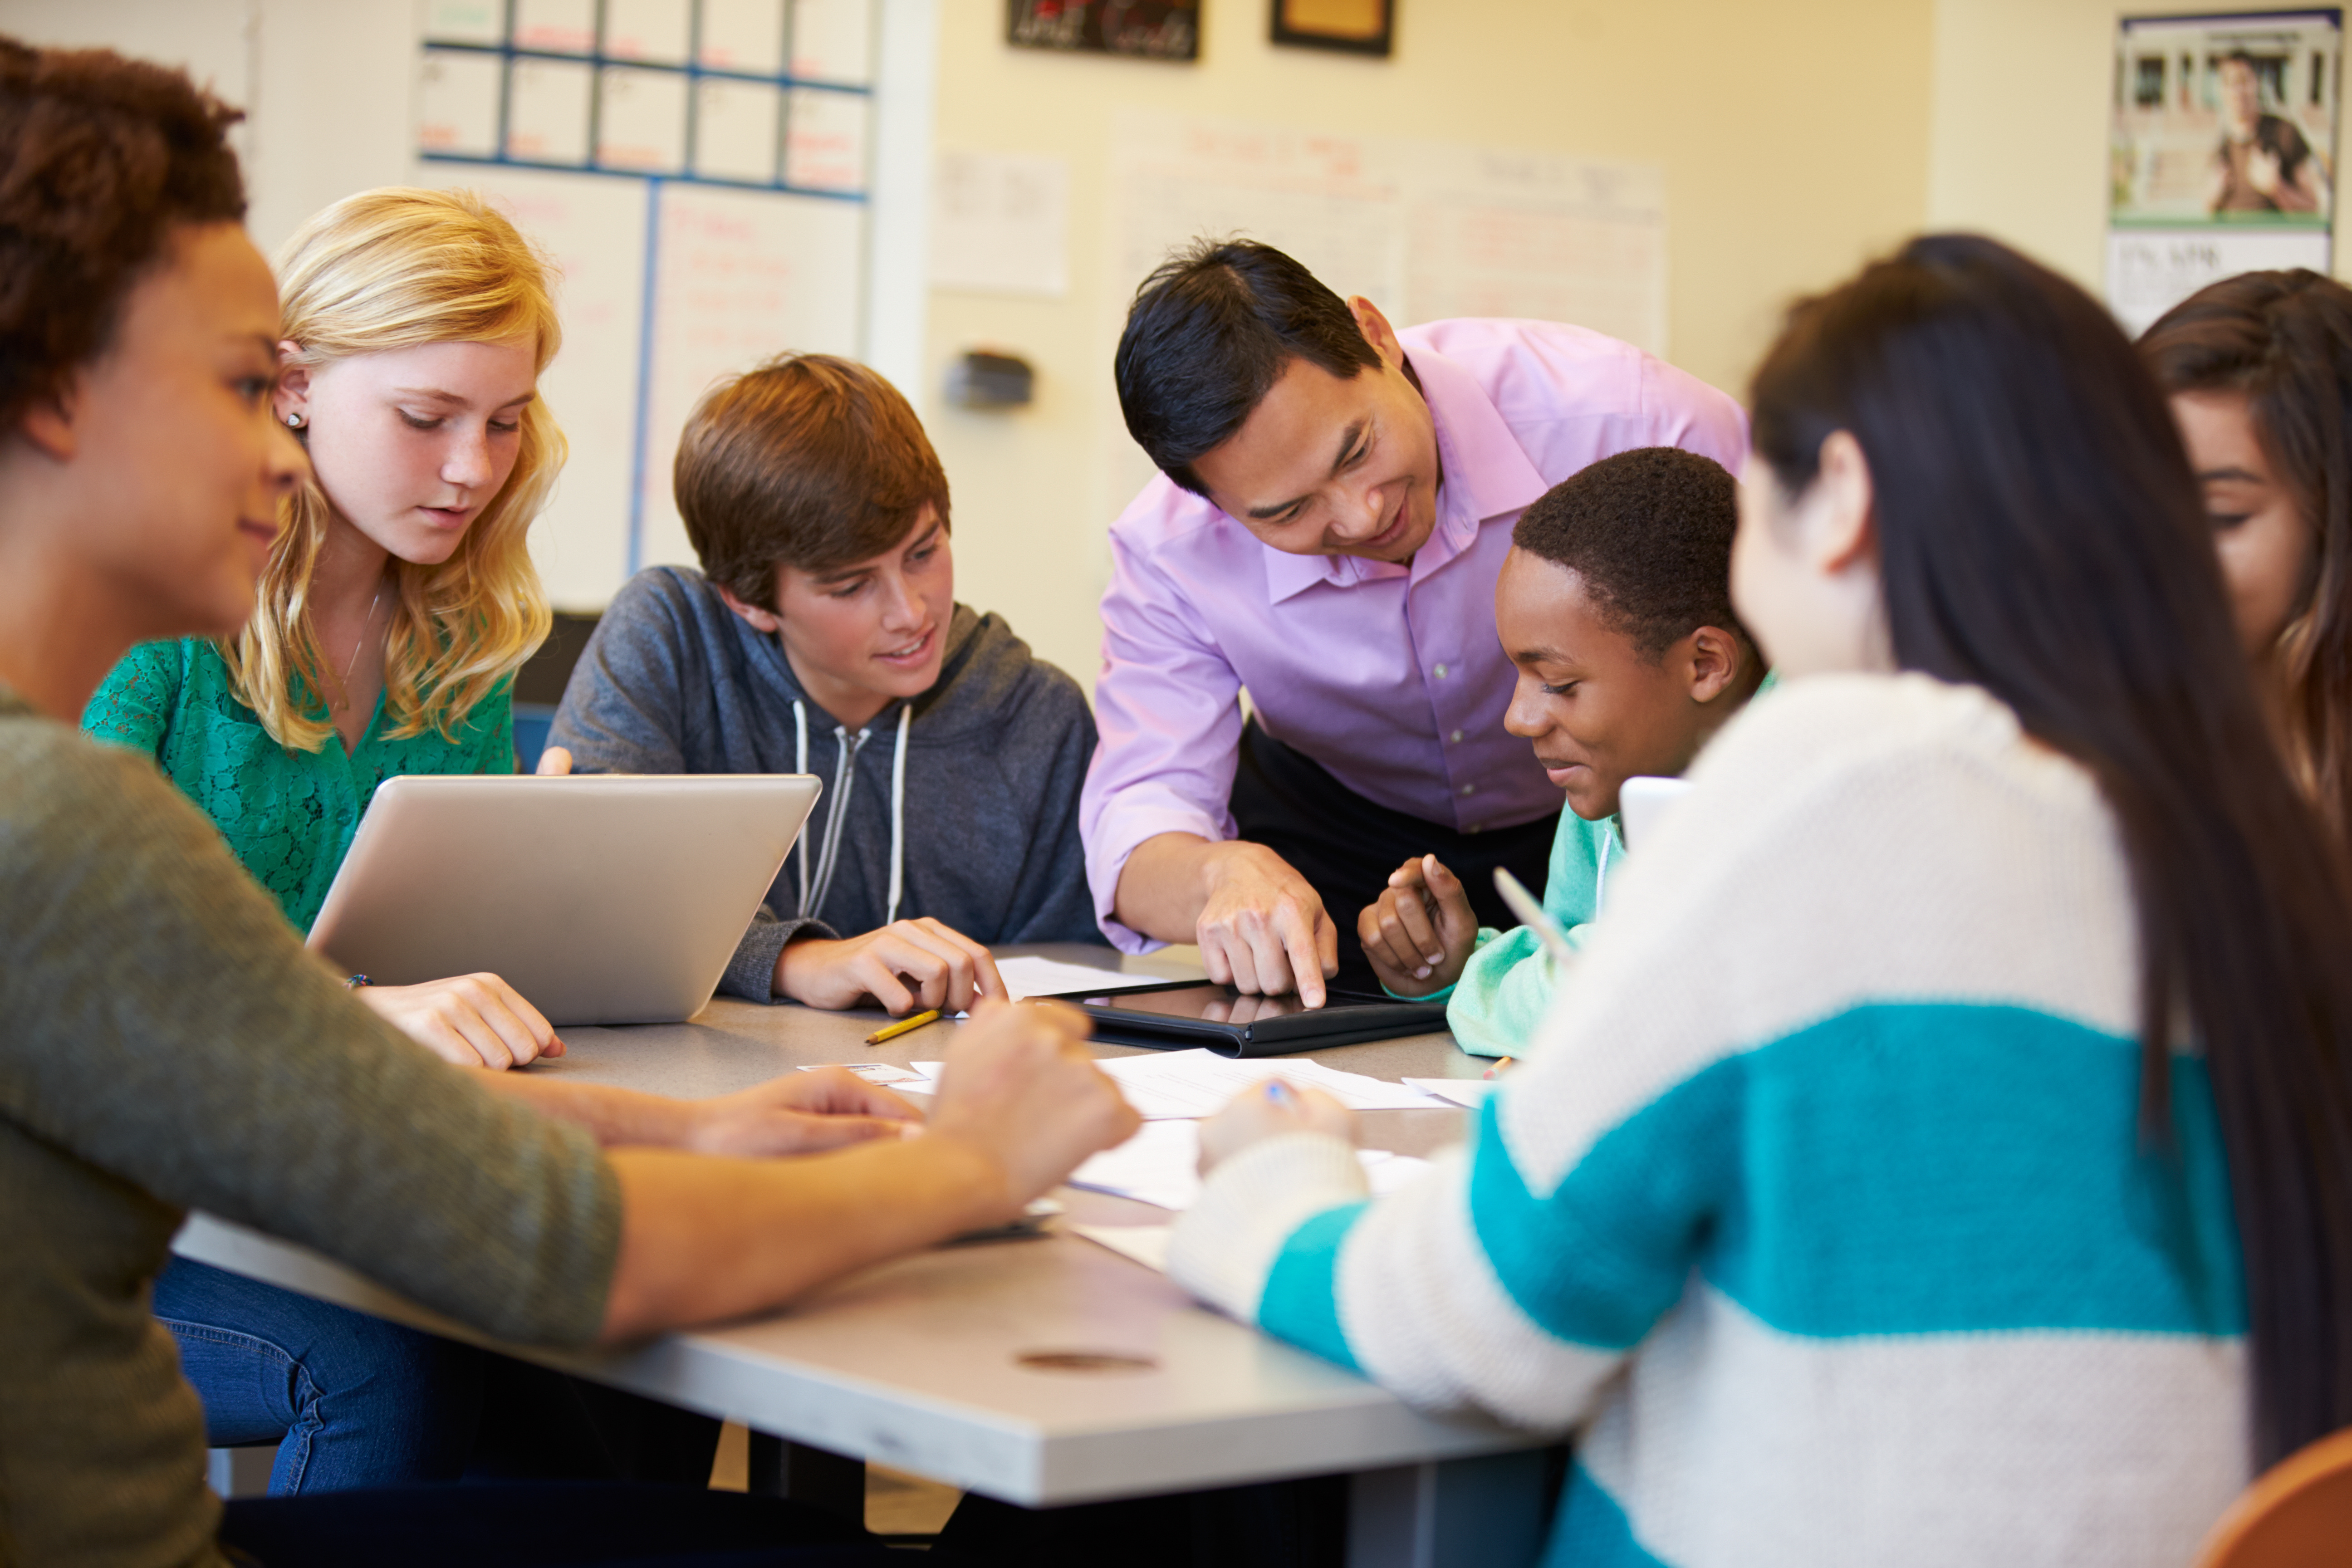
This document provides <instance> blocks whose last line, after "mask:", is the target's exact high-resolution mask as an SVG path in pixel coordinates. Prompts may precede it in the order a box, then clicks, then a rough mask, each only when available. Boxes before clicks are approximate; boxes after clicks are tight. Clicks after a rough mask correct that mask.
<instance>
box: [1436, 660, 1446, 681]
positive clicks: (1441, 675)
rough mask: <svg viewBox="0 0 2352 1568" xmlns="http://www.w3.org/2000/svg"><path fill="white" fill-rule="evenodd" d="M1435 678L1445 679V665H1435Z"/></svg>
mask: <svg viewBox="0 0 2352 1568" xmlns="http://www.w3.org/2000/svg"><path fill="white" fill-rule="evenodd" d="M1437 679H1440V680H1443V679H1445V667H1444V665H1442V664H1441V665H1439V666H1438V667H1437Z"/></svg>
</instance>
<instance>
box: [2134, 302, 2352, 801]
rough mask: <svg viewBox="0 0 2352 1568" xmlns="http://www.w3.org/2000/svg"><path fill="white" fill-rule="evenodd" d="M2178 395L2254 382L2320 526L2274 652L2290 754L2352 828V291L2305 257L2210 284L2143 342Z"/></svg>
mask: <svg viewBox="0 0 2352 1568" xmlns="http://www.w3.org/2000/svg"><path fill="white" fill-rule="evenodd" d="M2139 350H2140V356H2141V358H2143V359H2145V360H2146V361H2147V364H2148V368H2149V369H2151V370H2153V371H2154V372H2155V373H2156V379H2157V382H2158V384H2159V385H2161V386H2162V387H2163V388H2164V390H2165V391H2167V392H2242V393H2244V394H2245V395H2246V400H2247V404H2248V406H2249V407H2250V409H2251V410H2252V414H2253V420H2254V431H2255V434H2256V435H2257V436H2258V437H2260V438H2261V441H2262V444H2263V451H2264V453H2266V454H2267V455H2268V456H2269V458H2270V459H2271V461H2272V462H2273V463H2274V464H2276V465H2277V466H2278V470H2279V475H2280V478H2281V479H2284V481H2285V483H2286V487H2287V489H2288V490H2289V491H2290V492H2292V493H2293V495H2294V499H2295V503H2296V506H2297V508H2298V510H2301V511H2302V513H2303V517H2304V521H2305V523H2306V524H2308V525H2309V526H2310V528H2311V530H2312V533H2313V535H2314V541H2313V542H2314V546H2315V548H2314V549H2313V551H2312V565H2313V571H2312V574H2311V575H2310V577H2309V578H2308V579H2307V580H2306V581H2305V583H2304V584H2303V585H2302V592H2301V595H2300V597H2298V599H2297V600H2296V604H2295V611H2294V616H2293V617H2292V618H2291V619H2290V620H2289V621H2288V623H2287V626H2286V629H2285V630H2284V632H2282V633H2281V634H2280V635H2279V640H2278V645H2277V647H2276V648H2275V649H2274V650H2273V652H2274V656H2275V658H2276V663H2277V676H2278V678H2279V679H2280V680H2281V681H2282V683H2283V685H2284V691H2283V693H2282V695H2283V696H2284V699H2285V702H2284V713H2285V718H2286V733H2285V734H2284V735H2283V736H2281V737H2280V739H2281V740H2282V741H2283V742H2284V743H2285V746H2286V752H2287V762H2288V763H2289V765H2290V766H2291V767H2292V768H2293V769H2294V773H2295V775H2296V780H2297V782H2298V783H2300V784H2302V785H2303V787H2304V789H2305V792H2307V793H2308V794H2309V795H2311V796H2312V798H2313V800H2314V801H2315V803H2316V804H2317V805H2318V807H2319V810H2320V814H2321V815H2322V816H2325V817H2326V819H2327V821H2328V825H2329V826H2331V827H2333V828H2334V829H2335V831H2336V836H2337V837H2339V838H2343V837H2347V836H2352V289H2347V288H2345V287H2344V285H2343V284H2341V283H2338V282H2336V280H2335V279H2332V278H2323V277H2321V276H2320V275H2319V274H2318V273H2316V272H2310V271H2305V270H2304V269H2303V268H2296V269H2295V270H2294V271H2292V272H2247V273H2243V274H2241V275H2240V276H2238V277H2236V278H2225V279H2222V280H2221V282H2219V283H2215V284H2212V285H2210V286H2209V287H2207V288H2204V289H2200V290H2198V291H2197V292H2196V293H2194V294H2192V295H2190V296H2189V298H2188V299H2186V300H2182V301H2181V302H2180V303H2179V304H2178V305H2175V306H2174V307H2173V308H2172V309H2171V310H2168V311H2166V312H2165V314H2164V315H2163V317H2162V318H2160V319H2159V320H2158V321H2157V323H2156V325H2154V326H2152V327H2150V328H2149V329H2148V330H2147V331H2146V332H2145V333H2143V334H2142V335H2141V337H2140V340H2139Z"/></svg>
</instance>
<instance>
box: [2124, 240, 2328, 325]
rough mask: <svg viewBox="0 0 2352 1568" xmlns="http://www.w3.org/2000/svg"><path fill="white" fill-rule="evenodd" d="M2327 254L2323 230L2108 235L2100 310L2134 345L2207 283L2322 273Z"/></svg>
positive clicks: (2324, 270) (2324, 268) (2325, 264)
mask: <svg viewBox="0 0 2352 1568" xmlns="http://www.w3.org/2000/svg"><path fill="white" fill-rule="evenodd" d="M2329 248H2330V237H2329V236H2328V234H2327V233H2326V230H2324V229H2323V230H2319V231H2317V232H2314V231H2311V230H2307V229H2234V230H2233V229H2214V228H2200V229H2180V230H2174V231H2167V230H2164V229H2147V228H2111V229H2109V230H2108V231H2107V309H2108V310H2112V311H2114V312H2115V316H2116V321H2120V322H2122V323H2123V329H2124V331H2126V332H2128V333H2130V334H2131V335H2132V336H2133V337H2137V336H2139V335H2140V333H2142V332H2144V331H2147V329H2148V328H2149V327H2150V326H2152V325H2154V324H2155V322H2156V319H2157V318H2158V316H2161V315H2162V314H2164V313H2165V312H2166V311H2167V310H2170V309H2172V307H2173V306H2175V305H2178V304H2179V303H2180V301H2181V300H2186V299H2187V298H2189V295H2191V294H2194V293H2195V292H2197V290H2199V289H2202V288H2203V287H2205V285H2207V284H2208V283H2214V282H2218V281H2220V280H2221V279H2224V278H2233V277H2235V276H2236V275H2237V274H2239V273H2241V272H2266V271H2272V270H2280V269H2284V268H2293V267H2308V268H2311V269H2312V270H2313V271H2314V272H2321V273H2324V272H2326V270H2327V259H2328V251H2329Z"/></svg>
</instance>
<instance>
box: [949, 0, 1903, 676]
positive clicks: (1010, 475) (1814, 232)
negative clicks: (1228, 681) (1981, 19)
mask: <svg viewBox="0 0 2352 1568" xmlns="http://www.w3.org/2000/svg"><path fill="white" fill-rule="evenodd" d="M1266 4H1267V0H1206V3H1205V5H1204V12H1205V15H1204V16H1203V22H1202V37H1203V47H1202V58H1201V60H1200V61H1199V63H1198V64H1195V65H1191V66H1172V65H1164V64H1155V63H1150V62H1146V61H1139V60H1123V59H1108V58H1084V57H1074V56H1066V55H1052V54H1044V53H1038V52H1033V51H1029V50H1017V49H1011V48H1008V47H1005V45H1004V44H1003V41H1002V36H1003V16H1004V7H1003V4H1002V0H940V66H939V77H940V85H939V100H938V141H939V144H940V146H941V147H942V148H948V149H957V150H976V151H983V152H1003V153H1055V154H1060V155H1063V156H1066V157H1067V158H1068V159H1069V160H1070V162H1071V165H1072V169H1071V207H1070V269H1071V289H1070V292H1069V294H1068V296H1067V297H1066V298H1065V299H1061V300H1017V299H1009V298H1002V297H993V296H985V295H980V294H968V293H957V292H950V291H946V290H935V291H934V292H933V294H932V300H931V322H930V334H929V351H930V352H929V356H928V363H929V366H930V372H931V375H930V384H929V385H927V386H925V387H921V388H914V389H909V390H910V391H913V392H914V393H915V394H916V395H917V396H918V398H919V402H920V404H921V405H922V406H923V407H924V409H925V413H926V417H927V419H928V421H929V426H930V429H931V434H932V437H933V439H934V440H935V441H936V443H937V444H938V447H939V448H940V456H941V458H942V459H943V460H944V462H945V464H946V467H947V471H948V476H949V479H950V482H951V483H952V485H953V487H954V491H955V512H956V537H957V570H958V577H959V588H960V592H961V595H962V596H963V597H964V598H965V599H967V600H968V601H970V602H971V603H973V604H975V605H980V606H982V607H983V608H993V609H997V610H1001V611H1003V613H1004V615H1005V616H1006V617H1007V618H1008V619H1009V620H1011V622H1012V623H1013V627H1014V628H1015V629H1016V630H1018V631H1019V632H1020V633H1021V634H1022V635H1023V636H1024V637H1027V638H1028V639H1029V640H1030V642H1031V643H1032V644H1033V645H1034V647H1036V648H1037V649H1038V651H1039V652H1040V653H1042V654H1044V655H1045V657H1047V658H1052V659H1054V660H1055V662H1057V663H1060V664H1061V665H1063V666H1064V667H1065V668H1068V669H1069V670H1070V671H1071V672H1072V673H1073V674H1075V675H1076V676H1078V678H1079V679H1081V680H1082V681H1085V682H1087V683H1088V684H1089V685H1090V684H1091V683H1092V680H1093V677H1094V673H1095V665H1096V660H1097V625H1096V620H1095V613H1094V606H1095V603H1096V600H1097V598H1098V597H1099V595H1100V593H1101V590H1102V585H1103V580H1104V574H1105V573H1106V571H1107V569H1108V553H1107V552H1106V550H1105V547H1104V544H1103V537H1104V530H1105V528H1106V526H1107V525H1108V522H1109V521H1110V519H1111V516H1112V515H1113V514H1114V513H1115V512H1116V510H1117V509H1118V505H1119V504H1120V503H1121V502H1123V501H1124V500H1125V499H1126V495H1125V494H1124V493H1122V492H1123V491H1125V490H1127V489H1129V488H1130V479H1129V476H1130V475H1131V471H1132V469H1131V466H1129V465H1128V464H1125V463H1121V464H1118V465H1117V466H1116V467H1115V466H1114V465H1113V463H1112V462H1111V460H1110V457H1109V455H1110V454H1112V453H1113V452H1114V451H1115V450H1116V448H1115V447H1114V445H1113V444H1114V443H1115V442H1121V441H1124V439H1125V437H1124V433H1123V431H1122V430H1121V429H1120V427H1119V426H1118V408H1117V405H1116V403H1115V401H1114V399H1113V397H1112V394H1111V388H1110V367H1109V349H1110V342H1109V340H1108V336H1107V329H1106V327H1105V322H1106V321H1114V322H1115V321H1116V319H1117V303H1116V301H1118V300H1123V299H1124V298H1125V297H1126V296H1127V295H1128V294H1129V293H1130V292H1131V291H1132V290H1133V289H1134V287H1135V284H1136V282H1137V279H1133V278H1125V277H1119V278H1114V277H1109V276H1107V268H1106V265H1105V259H1104V253H1105V250H1106V248H1107V247H1106V246H1105V243H1104V226H1105V225H1106V224H1107V223H1108V221H1109V203H1108V189H1107V185H1108V179H1109V175H1110V166H1109V150H1108V143H1109V141H1110V136H1111V129H1112V122H1113V119H1114V116H1115V115H1116V113H1117V112H1118V110H1121V109H1125V108H1129V107H1134V108H1142V109H1151V110H1163V111H1169V112H1176V113H1188V114H1203V115H1214V116H1223V117H1229V118H1235V119H1248V120H1257V121H1268V122H1272V123H1276V124H1282V125H1289V126H1297V127H1307V128H1316V129H1329V130H1336V131H1341V132H1359V133H1367V134H1375V133H1376V134H1383V135H1402V136H1413V137H1422V138H1429V139H1436V140H1446V141H1458V142H1480V143H1486V144H1493V145H1502V146H1518V147H1533V148H1544V149H1552V150H1558V151H1561V152H1566V153H1579V154H1584V155H1589V156H1595V157H1603V158H1620V159H1641V160H1645V161H1651V162H1654V163H1660V164H1663V165H1664V169H1665V174H1666V204H1667V209H1666V210H1667V233H1668V247H1669V278H1670V289H1671V293H1670V306H1669V326H1668V334H1669V347H1668V356H1669V357H1670V358H1672V359H1673V360H1674V361H1675V363H1679V364H1681V365H1683V366H1684V367H1685V368H1687V369H1689V370H1691V371H1692V372H1694V373H1695V374H1698V375H1699V376H1701V377H1703V378H1705V379H1706V380H1707V381H1710V382H1713V383H1714V384H1717V385H1719V386H1722V387H1725V388H1727V389H1728V390H1732V391H1734V392H1737V391H1738V390H1740V389H1741V387H1742V385H1743V384H1744V382H1745V379H1746V376H1747V373H1748V368H1749V366H1750V365H1751V363H1752V362H1753V361H1754V359H1755V357H1756V355H1757V353H1759V351H1760V350H1761V349H1762V347H1763V346H1764V344H1765V342H1767V341H1768V340H1769V335H1770V332H1771V330H1772V327H1773V324H1774V322H1775V321H1776V320H1777V317H1778V314H1779V312H1780V309H1781V308H1782V307H1783V306H1784V305H1785V304H1786V302H1787V301H1788V300H1789V299H1790V297H1791V296H1792V295H1794V294H1796V293H1798V292H1801V291H1803V290H1807V289H1816V288H1819V287H1821V286H1822V285H1824V284H1826V283H1828V282H1831V281H1833V280H1834V279H1837V278H1838V277H1839V276H1841V275H1842V274H1843V273H1844V272H1846V271H1848V270H1850V269H1851V268H1853V266H1854V265H1855V264H1856V263H1857V262H1859V261H1860V260H1861V259H1862V258H1864V257H1865V256H1867V255H1869V254H1870V253H1872V252H1874V251H1875V250H1879V249H1883V248H1885V247H1886V246H1888V245H1889V244H1891V243H1893V242H1894V241H1895V240H1897V239H1899V238H1901V237H1903V236H1905V235H1906V234H1908V233H1910V232H1912V231H1913V230H1915V229H1916V228H1917V227H1918V226H1920V224H1921V222H1922V221H1923V219H1924V217H1925V216H1926V213H1927V184H1928V179H1927V171H1928V111H1929V99H1930V79H1931V76H1932V69H1931V60H1930V40H1931V36H1932V33H1933V30H1934V26H1935V19H1934V14H1933V5H1932V4H1931V0H1780V3H1776V4H1773V5H1759V4H1756V3H1755V0H1664V3H1649V0H1644V3H1641V4H1622V3H1594V0H1402V3H1401V4H1400V5H1399V6H1398V10H1399V13H1400V16H1399V32H1398V39H1397V49H1396V53H1395V55H1394V57H1393V58H1391V59H1389V60H1386V61H1375V60H1365V59H1360V58H1349V57H1345V56H1339V55H1328V54H1320V53H1317V52H1313V51H1308V50H1301V49H1295V48H1279V49H1278V48H1276V47H1273V46H1271V45H1270V44H1268V43H1267V42H1266V41H1265V18H1266ZM980 345H992V346H1001V347H1004V348H1008V349H1012V350H1013V351H1016V352H1018V353H1022V354H1024V355H1025V356H1027V357H1028V358H1029V359H1030V361H1031V362H1032V363H1034V365H1035V366H1036V367H1037V370H1038V373H1039V376H1038V393H1037V401H1036V403H1035V404H1034V405H1033V406H1031V407H1029V408H1027V409H1024V410H1022V411H1020V412H1018V413H1013V414H1010V415H1005V414H990V415H982V414H972V413H965V412H961V411H958V410H954V409H949V408H946V407H944V406H943V405H941V404H940V400H939V398H938V395H937V393H938V387H939V384H940V377H941V376H942V375H943V374H945V367H946V365H947V363H949V361H950V360H951V359H952V358H953V357H954V356H955V355H957V354H958V353H961V352H962V351H964V350H966V349H968V348H971V347H974V346H980Z"/></svg>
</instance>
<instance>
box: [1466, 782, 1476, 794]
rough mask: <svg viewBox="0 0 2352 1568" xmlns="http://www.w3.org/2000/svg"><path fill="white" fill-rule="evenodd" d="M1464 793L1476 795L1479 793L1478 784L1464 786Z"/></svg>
mask: <svg viewBox="0 0 2352 1568" xmlns="http://www.w3.org/2000/svg"><path fill="white" fill-rule="evenodd" d="M1462 793H1463V794H1464V795H1475V794H1477V793H1478V786H1477V785H1476V784H1464V785H1463V786H1462Z"/></svg>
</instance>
